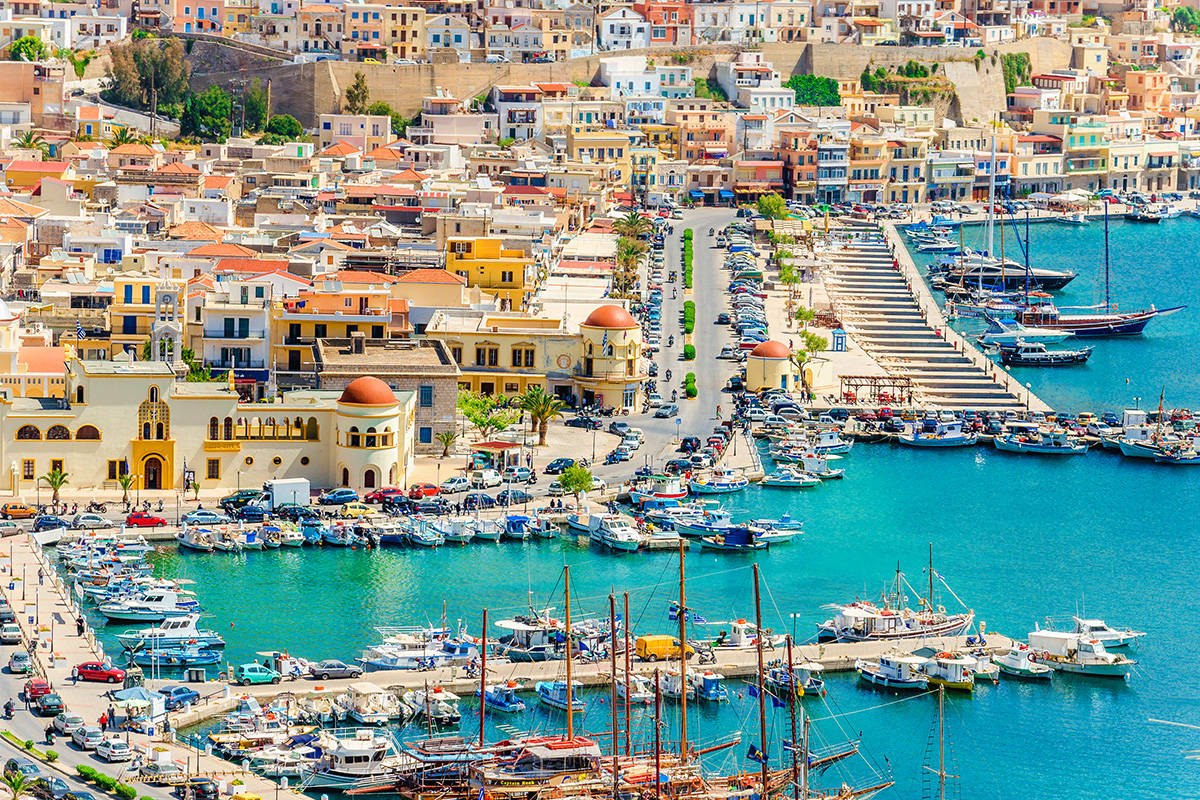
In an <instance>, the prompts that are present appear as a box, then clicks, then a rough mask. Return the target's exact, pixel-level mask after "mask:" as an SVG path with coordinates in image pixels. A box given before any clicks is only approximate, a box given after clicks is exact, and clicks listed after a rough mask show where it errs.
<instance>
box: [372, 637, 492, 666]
mask: <svg viewBox="0 0 1200 800" xmlns="http://www.w3.org/2000/svg"><path fill="white" fill-rule="evenodd" d="M375 630H376V631H378V632H379V633H380V634H382V635H383V641H382V642H381V643H380V644H377V645H372V646H370V647H368V648H367V649H366V650H364V651H363V654H362V656H360V657H359V659H358V661H359V663H361V664H362V665H363V668H364V669H366V670H378V669H417V668H421V667H441V666H447V665H450V664H466V663H467V662H468V661H470V660H471V659H472V658H475V657H477V656H478V655H479V645H478V643H477V642H476V641H475V640H474V639H472V638H471V637H469V636H467V635H466V633H465V632H464V631H462V630H460V631H459V632H458V635H454V634H453V633H452V632H451V631H450V630H449V629H448V628H433V627H426V628H422V627H412V626H384V627H377V628H376V629H375Z"/></svg>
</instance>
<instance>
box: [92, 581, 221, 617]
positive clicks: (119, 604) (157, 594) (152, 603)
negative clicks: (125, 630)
mask: <svg viewBox="0 0 1200 800" xmlns="http://www.w3.org/2000/svg"><path fill="white" fill-rule="evenodd" d="M96 610H97V611H99V612H100V613H101V614H102V615H103V616H104V618H105V619H107V620H108V621H109V622H159V621H161V620H164V619H166V618H168V617H183V616H186V615H188V614H191V613H193V612H195V611H197V610H198V607H197V605H196V596H195V595H194V594H192V593H191V592H182V591H180V592H176V591H169V590H165V589H156V590H152V591H147V592H146V593H145V594H143V595H141V596H140V597H129V598H126V599H123V600H115V601H113V602H111V603H101V604H100V605H99V606H97V607H96Z"/></svg>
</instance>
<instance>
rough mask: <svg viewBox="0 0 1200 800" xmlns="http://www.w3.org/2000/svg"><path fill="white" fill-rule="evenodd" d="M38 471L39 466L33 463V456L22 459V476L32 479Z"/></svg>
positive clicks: (28, 479)
mask: <svg viewBox="0 0 1200 800" xmlns="http://www.w3.org/2000/svg"><path fill="white" fill-rule="evenodd" d="M36 473H37V468H36V467H35V465H34V463H33V459H32V458H26V459H24V460H22V461H21V477H22V478H24V479H25V480H27V481H31V480H33V478H34V475H35V474H36Z"/></svg>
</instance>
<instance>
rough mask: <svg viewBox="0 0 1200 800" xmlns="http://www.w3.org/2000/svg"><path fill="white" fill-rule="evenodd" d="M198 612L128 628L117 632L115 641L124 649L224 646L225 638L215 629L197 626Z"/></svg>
mask: <svg viewBox="0 0 1200 800" xmlns="http://www.w3.org/2000/svg"><path fill="white" fill-rule="evenodd" d="M199 621H200V615H199V614H187V615H185V616H182V617H169V618H167V619H164V620H163V621H162V622H161V623H159V624H158V625H157V626H156V627H153V628H142V629H140V630H129V631H125V632H124V633H118V634H117V637H116V638H117V641H118V642H120V644H121V646H122V647H124V648H125V649H126V650H133V649H135V648H138V647H151V648H164V647H181V646H189V647H190V646H192V645H197V646H200V647H209V648H213V647H224V646H225V640H224V639H222V638H221V636H220V635H219V634H218V633H217V632H216V631H210V630H202V629H200V628H199V627H197V624H196V623H197V622H199Z"/></svg>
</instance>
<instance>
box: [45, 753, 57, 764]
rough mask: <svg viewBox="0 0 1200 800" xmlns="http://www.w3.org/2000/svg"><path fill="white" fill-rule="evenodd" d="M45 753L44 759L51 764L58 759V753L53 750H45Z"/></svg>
mask: <svg viewBox="0 0 1200 800" xmlns="http://www.w3.org/2000/svg"><path fill="white" fill-rule="evenodd" d="M45 755H46V760H47V761H48V762H50V763H51V764H53V763H54V762H55V761H58V753H56V752H54V751H53V750H47V751H46V753H45Z"/></svg>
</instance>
